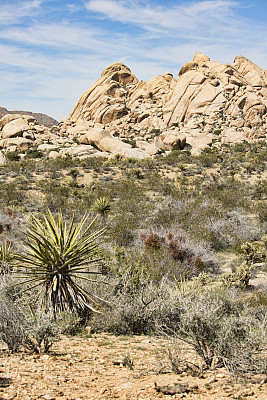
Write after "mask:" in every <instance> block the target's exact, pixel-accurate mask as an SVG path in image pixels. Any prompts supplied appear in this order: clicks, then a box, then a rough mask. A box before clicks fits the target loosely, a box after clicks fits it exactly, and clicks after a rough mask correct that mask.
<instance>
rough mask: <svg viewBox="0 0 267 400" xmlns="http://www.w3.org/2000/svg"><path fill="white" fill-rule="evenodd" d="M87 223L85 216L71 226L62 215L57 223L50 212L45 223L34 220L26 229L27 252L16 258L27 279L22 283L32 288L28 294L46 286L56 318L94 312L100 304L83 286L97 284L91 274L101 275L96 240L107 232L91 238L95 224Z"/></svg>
mask: <svg viewBox="0 0 267 400" xmlns="http://www.w3.org/2000/svg"><path fill="white" fill-rule="evenodd" d="M87 221H88V217H86V216H85V217H84V218H83V219H82V221H81V222H80V223H78V224H76V223H75V222H74V215H73V217H72V220H71V222H70V224H69V225H67V223H66V222H64V220H63V216H62V213H61V212H60V213H58V217H57V219H54V217H53V215H52V213H51V212H50V210H48V212H47V216H45V217H44V223H42V222H41V221H40V220H39V219H37V218H34V219H33V222H32V223H30V225H29V227H27V228H26V229H25V232H24V239H23V241H24V248H25V251H24V252H23V253H22V254H18V255H16V256H15V260H16V267H17V269H18V270H19V271H20V278H24V281H23V282H21V283H24V284H29V287H28V288H27V289H25V291H27V290H32V289H33V288H35V287H38V286H42V288H43V289H44V301H45V302H46V304H50V305H51V306H52V308H53V311H54V315H55V316H56V314H57V312H60V311H64V310H71V311H74V310H84V309H86V308H89V309H94V307H93V306H92V304H94V305H95V304H96V300H97V296H95V295H91V294H89V293H88V292H87V291H86V290H85V289H84V288H83V287H82V286H81V284H80V283H79V282H80V280H84V281H89V282H95V280H94V279H91V278H90V277H89V274H99V273H100V272H98V271H97V266H98V265H99V263H100V261H101V258H100V257H99V255H98V244H97V243H96V239H97V238H99V237H100V236H101V235H102V233H103V229H101V230H99V231H97V232H94V233H91V234H90V230H91V227H92V224H93V222H94V220H93V221H91V223H89V224H88V225H87ZM21 283H20V284H21Z"/></svg>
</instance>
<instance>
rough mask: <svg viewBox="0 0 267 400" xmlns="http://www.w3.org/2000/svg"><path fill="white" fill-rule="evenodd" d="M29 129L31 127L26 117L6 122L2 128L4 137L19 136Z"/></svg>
mask: <svg viewBox="0 0 267 400" xmlns="http://www.w3.org/2000/svg"><path fill="white" fill-rule="evenodd" d="M29 129H31V128H30V126H29V124H28V122H27V121H26V120H25V119H24V118H16V119H13V120H12V121H10V122H8V123H7V124H5V126H4V127H3V129H2V132H1V135H2V137H3V138H4V139H8V138H11V137H19V136H22V135H23V132H24V131H27V130H29Z"/></svg>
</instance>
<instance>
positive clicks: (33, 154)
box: [26, 149, 44, 158]
mask: <svg viewBox="0 0 267 400" xmlns="http://www.w3.org/2000/svg"><path fill="white" fill-rule="evenodd" d="M43 156H44V153H43V152H42V151H41V150H37V149H29V150H28V151H27V153H26V157H27V158H42V157H43Z"/></svg>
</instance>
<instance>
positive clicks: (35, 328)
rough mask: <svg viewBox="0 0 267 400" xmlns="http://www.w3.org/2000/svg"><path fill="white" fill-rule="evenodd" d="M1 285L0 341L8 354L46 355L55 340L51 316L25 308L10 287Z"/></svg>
mask: <svg viewBox="0 0 267 400" xmlns="http://www.w3.org/2000/svg"><path fill="white" fill-rule="evenodd" d="M11 283H12V282H11V281H10V280H8V279H7V280H5V281H3V280H2V281H1V288H0V289H1V290H0V338H1V340H3V342H4V343H6V344H7V346H8V348H9V350H11V351H13V352H15V351H18V350H20V349H24V350H26V351H30V352H34V353H46V352H48V351H49V349H50V348H51V346H52V345H53V343H54V342H55V341H57V340H58V339H59V338H58V329H57V327H56V325H55V322H54V320H53V318H52V316H51V315H49V314H47V313H46V314H44V313H42V312H38V311H35V312H33V310H32V309H31V308H30V307H29V306H28V304H27V301H26V299H22V297H21V296H19V295H18V293H16V292H15V291H14V290H13V289H12V286H11V287H10V284H11Z"/></svg>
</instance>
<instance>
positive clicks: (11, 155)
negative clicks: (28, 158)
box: [6, 151, 20, 161]
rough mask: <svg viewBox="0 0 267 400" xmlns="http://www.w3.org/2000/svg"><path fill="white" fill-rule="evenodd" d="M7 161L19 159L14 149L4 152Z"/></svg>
mask: <svg viewBox="0 0 267 400" xmlns="http://www.w3.org/2000/svg"><path fill="white" fill-rule="evenodd" d="M6 158H7V159H8V161H20V156H19V154H18V153H17V152H16V151H9V152H7V153H6Z"/></svg>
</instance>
